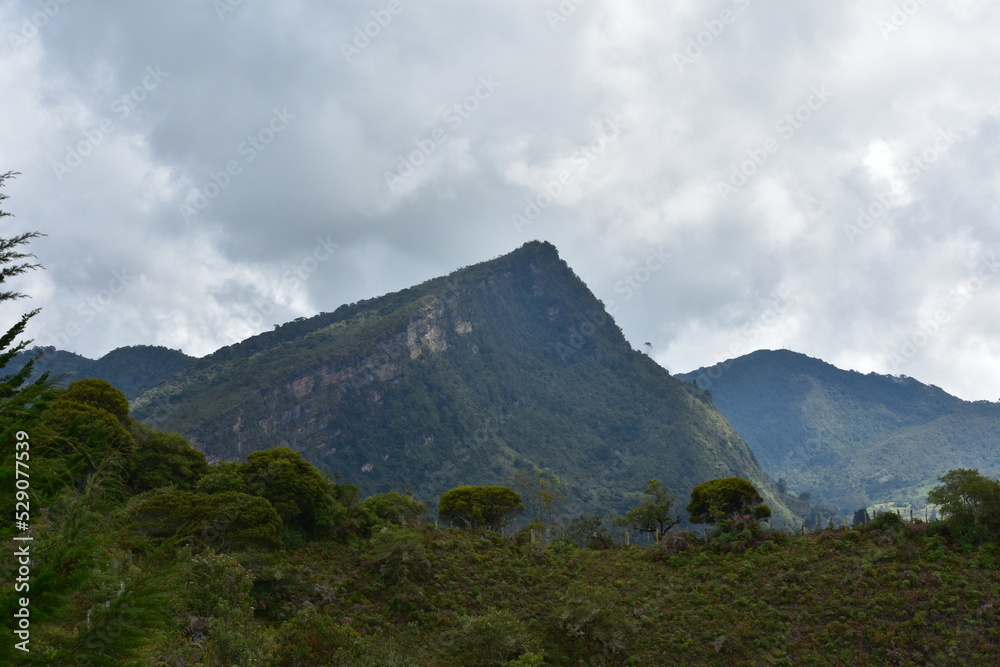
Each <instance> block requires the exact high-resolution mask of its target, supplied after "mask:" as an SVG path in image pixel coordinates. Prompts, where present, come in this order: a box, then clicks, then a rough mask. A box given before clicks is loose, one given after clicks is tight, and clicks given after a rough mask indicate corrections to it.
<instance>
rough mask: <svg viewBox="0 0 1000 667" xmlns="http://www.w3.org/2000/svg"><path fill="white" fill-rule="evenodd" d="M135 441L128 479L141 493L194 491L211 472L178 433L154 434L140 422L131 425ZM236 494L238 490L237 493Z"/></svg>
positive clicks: (135, 489) (201, 455)
mask: <svg viewBox="0 0 1000 667" xmlns="http://www.w3.org/2000/svg"><path fill="white" fill-rule="evenodd" d="M131 428H132V436H133V437H134V438H135V469H134V471H133V472H132V476H131V478H130V479H129V484H130V486H131V487H132V489H133V490H134V491H136V492H138V493H142V492H143V491H149V490H152V489H158V488H162V487H165V486H174V487H176V488H178V489H182V490H191V489H192V488H193V487H194V485H195V483H196V482H197V481H198V479H199V478H200V477H201V476H202V475H204V474H205V473H207V472H208V470H209V467H208V463H206V462H205V455H204V454H202V453H201V452H199V451H198V450H197V449H195V448H194V447H191V446H190V445H189V444H188V441H187V439H186V438H184V436H182V435H179V434H177V433H163V432H161V431H155V430H153V429H151V428H150V427H148V426H146V425H145V424H142V423H140V422H135V423H133V424H132V427H131ZM234 490H235V489H234Z"/></svg>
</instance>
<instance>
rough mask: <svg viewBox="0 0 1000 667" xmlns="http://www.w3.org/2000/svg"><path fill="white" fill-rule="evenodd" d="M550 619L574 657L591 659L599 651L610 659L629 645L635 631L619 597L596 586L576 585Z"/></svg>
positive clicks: (560, 639) (561, 641)
mask: <svg viewBox="0 0 1000 667" xmlns="http://www.w3.org/2000/svg"><path fill="white" fill-rule="evenodd" d="M548 620H549V624H550V626H551V627H552V629H553V631H554V634H555V635H556V636H557V637H558V639H559V643H560V644H563V645H565V646H566V647H567V648H568V649H569V650H570V651H571V652H572V653H573V654H574V655H573V656H571V657H573V658H588V659H589V658H591V657H594V655H595V654H599V655H600V656H603V657H604V658H610V657H612V656H614V655H615V654H616V653H618V652H620V651H622V650H623V649H624V648H625V646H626V645H627V644H628V641H629V639H630V638H631V636H632V635H633V634H634V632H635V625H634V624H633V623H632V621H631V620H630V619H629V618H628V616H627V615H626V613H625V612H624V611H623V610H622V609H621V607H619V606H618V604H617V602H616V600H615V597H614V596H613V595H612V594H611V593H610V592H609V591H607V590H605V589H603V588H600V587H596V586H583V585H579V584H576V585H573V586H572V587H571V588H570V589H569V590H568V591H567V592H566V594H565V595H564V596H563V597H562V599H561V600H560V601H559V604H557V605H556V607H555V608H554V609H553V610H552V613H551V614H550V615H549V619H548Z"/></svg>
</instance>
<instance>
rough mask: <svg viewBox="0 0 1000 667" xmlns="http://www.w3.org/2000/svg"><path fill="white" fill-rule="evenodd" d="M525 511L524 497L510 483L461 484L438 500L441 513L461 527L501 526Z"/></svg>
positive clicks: (498, 528) (445, 518) (489, 527)
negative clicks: (503, 484) (496, 484)
mask: <svg viewBox="0 0 1000 667" xmlns="http://www.w3.org/2000/svg"><path fill="white" fill-rule="evenodd" d="M523 511H524V504H523V503H522V502H521V497H520V496H519V495H518V494H517V493H516V492H515V491H514V490H513V489H511V488H510V487H507V486H459V487H456V488H454V489H452V490H451V491H448V492H446V493H443V494H441V499H440V501H439V502H438V516H439V517H441V519H442V520H443V521H447V522H448V523H450V524H452V525H454V526H458V527H460V528H477V527H483V528H488V529H490V530H500V529H501V528H503V527H504V526H506V525H507V524H509V523H510V522H511V521H512V520H513V519H514V517H516V516H517V515H518V514H520V513H521V512H523Z"/></svg>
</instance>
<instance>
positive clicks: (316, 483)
mask: <svg viewBox="0 0 1000 667" xmlns="http://www.w3.org/2000/svg"><path fill="white" fill-rule="evenodd" d="M240 473H241V474H242V475H243V479H244V480H245V481H246V484H247V488H248V489H249V491H250V493H252V494H254V495H256V496H261V497H262V498H267V500H268V501H270V503H271V504H272V505H273V506H274V509H276V510H277V511H278V514H279V515H280V516H281V520H282V521H283V522H284V523H286V524H290V525H293V526H299V527H300V528H302V529H303V530H305V531H307V532H308V533H310V534H327V533H329V532H332V531H335V530H336V529H337V528H338V527H339V524H340V522H341V521H343V520H344V519H345V518H346V517H347V508H346V507H345V506H344V505H343V504H342V503H341V502H340V500H339V499H338V490H337V485H336V484H334V483H333V482H332V481H331V480H330V479H328V478H327V477H326V476H325V475H323V473H321V472H320V471H319V470H317V469H316V468H315V467H314V466H313V465H312V464H310V463H309V462H308V461H306V460H305V459H303V458H302V454H301V453H300V452H296V451H293V450H291V449H289V448H288V447H276V448H274V449H267V450H262V451H256V452H252V453H251V454H250V455H249V456H248V457H247V462H246V463H244V464H243V465H242V466H241V468H240Z"/></svg>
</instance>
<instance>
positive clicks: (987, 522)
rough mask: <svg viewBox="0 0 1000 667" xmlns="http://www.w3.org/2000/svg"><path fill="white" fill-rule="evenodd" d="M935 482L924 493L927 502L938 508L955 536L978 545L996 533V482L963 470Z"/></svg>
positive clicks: (999, 487)
mask: <svg viewBox="0 0 1000 667" xmlns="http://www.w3.org/2000/svg"><path fill="white" fill-rule="evenodd" d="M938 480H939V481H940V482H941V484H940V485H938V486H936V487H934V488H933V489H931V491H930V493H928V494H927V502H929V503H933V504H935V505H938V506H940V508H941V510H942V511H943V512H944V514H945V521H946V522H947V524H949V526H950V527H951V528H952V529H953V530H954V531H955V532H956V533H957V534H958V535H959V536H961V537H965V538H967V539H970V540H971V541H973V542H978V541H982V540H984V539H988V538H989V537H992V536H995V535H998V534H1000V482H998V481H995V480H992V479H989V478H988V477H984V476H983V475H981V474H979V471H978V470H967V469H964V468H959V469H957V470H951V471H949V472H947V473H945V474H944V475H942V476H941V477H939V478H938Z"/></svg>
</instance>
